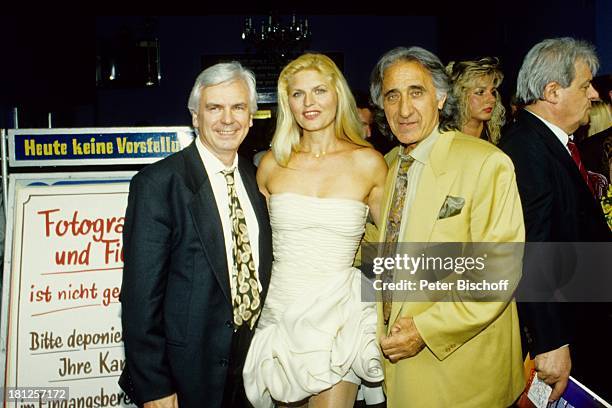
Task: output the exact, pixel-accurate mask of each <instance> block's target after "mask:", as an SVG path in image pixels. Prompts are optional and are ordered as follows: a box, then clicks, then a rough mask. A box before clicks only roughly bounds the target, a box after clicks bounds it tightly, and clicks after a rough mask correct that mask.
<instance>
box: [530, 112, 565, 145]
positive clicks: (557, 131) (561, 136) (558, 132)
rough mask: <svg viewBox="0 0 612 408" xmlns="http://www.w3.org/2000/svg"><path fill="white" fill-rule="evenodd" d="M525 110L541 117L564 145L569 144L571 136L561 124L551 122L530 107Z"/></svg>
mask: <svg viewBox="0 0 612 408" xmlns="http://www.w3.org/2000/svg"><path fill="white" fill-rule="evenodd" d="M525 111H526V112H529V113H530V114H532V115H533V116H535V117H536V118H538V119H540V120H541V121H542V122H543V123H544V124H545V125H546V127H547V128H549V129H550V131H551V132H553V133H554V134H555V136H557V139H559V141H560V142H561V143H562V144H563V146H567V142H568V140H569V136H568V134H567V133H565V131H564V130H563V129H561V128H560V127H559V126H557V125H555V124H554V123H551V122H549V121H547V120H546V119H544V118H543V117H541V116H540V115H538V114H537V113H534V112H532V111H530V110H529V109H525Z"/></svg>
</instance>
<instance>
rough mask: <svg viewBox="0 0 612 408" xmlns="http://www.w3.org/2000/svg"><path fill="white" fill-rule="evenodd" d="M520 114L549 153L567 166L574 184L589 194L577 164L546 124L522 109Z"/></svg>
mask: <svg viewBox="0 0 612 408" xmlns="http://www.w3.org/2000/svg"><path fill="white" fill-rule="evenodd" d="M521 115H522V116H521V119H522V120H525V121H526V122H528V123H529V124H530V127H531V128H532V129H534V130H535V132H536V133H537V134H538V136H539V137H540V139H541V140H542V142H544V145H545V146H546V148H547V149H548V150H549V151H550V153H551V155H552V156H553V157H555V158H556V159H557V160H558V161H559V162H560V163H561V164H562V165H563V166H564V167H565V168H567V171H568V172H569V174H570V175H571V177H572V179H573V182H574V184H576V185H578V186H581V187H579V188H580V189H581V190H584V192H586V193H588V195H589V196H591V191H590V190H589V187H588V186H587V184H586V183H585V182H584V179H583V178H582V174H580V170H578V166H577V165H576V163H575V162H574V159H573V158H572V156H571V155H570V153H569V152H568V151H567V149H566V148H565V147H564V146H563V143H561V141H560V140H559V138H558V137H557V136H556V135H555V134H554V133H553V132H552V130H550V129H549V128H548V126H546V124H544V122H542V121H541V120H540V119H538V118H536V117H535V116H534V115H533V114H531V113H529V112H523V111H522V112H521Z"/></svg>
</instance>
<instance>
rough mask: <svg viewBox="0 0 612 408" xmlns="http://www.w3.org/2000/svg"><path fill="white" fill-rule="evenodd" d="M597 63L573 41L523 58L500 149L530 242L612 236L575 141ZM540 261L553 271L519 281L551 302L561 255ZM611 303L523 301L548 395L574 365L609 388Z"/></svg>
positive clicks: (580, 375)
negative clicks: (545, 291) (511, 171)
mask: <svg viewBox="0 0 612 408" xmlns="http://www.w3.org/2000/svg"><path fill="white" fill-rule="evenodd" d="M597 68H598V60H597V56H596V54H595V52H594V49H593V47H592V46H591V45H589V44H587V43H585V42H581V41H576V40H574V39H572V38H558V39H549V40H545V41H542V42H540V43H539V44H536V45H535V46H534V47H533V48H532V49H531V50H530V51H529V53H528V54H527V56H526V57H525V59H524V61H523V65H522V67H521V69H520V72H519V75H518V80H517V82H518V85H517V96H518V98H519V100H520V101H521V102H522V103H524V104H525V105H526V106H525V108H524V109H523V110H521V111H520V112H519V113H518V115H517V118H516V121H515V122H514V123H512V124H511V125H509V127H508V128H507V129H505V131H504V133H503V135H502V140H501V141H500V144H499V147H500V148H501V149H502V150H503V151H505V152H506V153H507V154H508V155H509V156H510V157H511V158H512V161H513V162H514V167H515V170H516V176H517V183H518V188H519V193H520V196H521V202H522V206H523V213H524V217H525V228H526V239H527V241H531V242H565V243H568V242H595V241H600V242H601V241H604V242H606V241H610V239H611V234H610V230H609V229H608V227H607V225H606V222H605V219H604V216H603V213H602V210H601V207H600V205H599V203H598V202H597V201H596V200H595V199H594V197H593V193H592V191H591V190H590V188H589V186H588V184H587V182H588V181H587V180H588V177H586V171H584V168H583V166H582V165H581V164H580V160H579V157H578V156H577V154H576V152H573V150H574V149H575V146H574V145H572V142H571V136H570V135H572V133H573V132H574V131H575V130H576V129H577V128H578V127H579V126H580V125H582V124H585V123H587V121H588V118H589V109H590V106H591V101H592V100H594V99H595V98H597V92H596V91H595V89H593V87H592V86H591V79H592V78H593V74H594V73H595V72H596V71H597ZM568 142H569V143H568ZM531 248H533V247H531ZM528 250H530V248H529V247H528V248H527V249H526V252H525V259H526V263H527V262H528V261H527V260H528V253H529V252H528ZM531 253H532V254H533V251H531ZM557 255H559V254H558V253H557ZM561 255H563V254H561ZM536 259H537V263H538V264H539V265H540V267H542V266H543V268H540V269H539V271H542V270H547V271H549V272H551V273H550V274H547V275H546V276H534V274H533V273H531V274H530V273H529V272H533V271H534V270H535V269H530V268H527V267H526V268H527V269H529V270H525V271H524V274H523V282H522V283H521V284H522V285H525V286H530V287H529V288H526V289H527V290H529V289H533V288H534V287H535V286H536V285H540V284H543V285H545V286H546V285H547V286H546V287H549V288H550V297H549V299H550V298H552V297H553V292H554V291H555V289H556V287H555V285H557V286H559V284H560V281H559V279H558V276H557V277H556V278H557V280H556V283H554V284H553V285H549V284H548V283H550V281H551V280H554V278H555V273H556V272H558V270H557V271H556V272H555V271H553V266H554V265H555V262H556V261H558V258H557V259H555V257H554V256H553V255H552V254H551V253H546V254H543V253H539V254H536ZM547 262H548V263H549V265H548V266H546V264H547ZM563 266H567V263H564V265H563ZM608 268H609V266H608ZM570 272H571V271H570ZM598 273H600V274H601V275H599V276H603V275H604V274H606V273H608V271H607V270H606V269H605V267H603V268H602V270H601V271H598ZM536 275H537V274H536ZM543 275H544V274H543ZM590 284H592V285H597V284H598V283H597V282H590ZM538 287H539V286H538ZM519 299H520V296H519ZM532 300H536V299H532ZM609 305H610V304H609V303H608V304H605V303H596V304H591V305H587V304H579V303H571V304H569V303H567V304H561V303H536V302H533V303H520V304H519V316H520V319H521V326H522V327H523V333H524V334H525V338H526V339H527V341H526V343H527V349H528V351H529V352H530V355H531V357H532V358H533V357H535V367H536V371H537V373H538V377H539V378H540V379H542V380H543V381H545V382H546V383H548V384H550V385H551V386H553V393H552V394H551V399H553V400H554V399H558V398H559V397H560V396H561V394H562V393H563V391H564V390H565V387H566V385H567V381H568V377H569V375H570V370H571V372H572V375H573V376H575V377H576V378H577V379H578V380H580V381H583V382H584V383H585V385H587V386H588V387H592V388H593V390H594V391H596V392H599V393H601V394H603V393H605V392H610V390H609V386H608V385H606V382H607V381H609V376H608V375H607V374H606V373H607V371H608V370H609V363H606V361H610V351H609V345H608V346H606V345H605V342H606V341H608V340H604V339H606V338H609V331H610V326H612V322H611V321H610V315H609V311H608V310H609ZM606 364H608V365H606ZM606 390H607V391H606Z"/></svg>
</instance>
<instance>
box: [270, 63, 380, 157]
mask: <svg viewBox="0 0 612 408" xmlns="http://www.w3.org/2000/svg"><path fill="white" fill-rule="evenodd" d="M303 70H315V71H317V72H319V73H320V74H322V75H326V76H327V77H328V78H329V80H330V82H331V84H332V86H333V87H334V89H335V91H336V94H337V95H338V109H337V111H336V118H335V120H334V129H335V131H336V137H337V138H338V139H344V140H346V141H349V142H351V143H354V144H356V145H359V146H371V145H370V144H369V143H368V142H367V141H366V140H365V139H364V138H363V136H364V129H363V126H362V124H361V119H360V118H359V113H358V111H357V106H356V104H355V98H353V94H352V93H351V90H350V88H349V86H348V84H347V82H346V79H344V76H343V75H342V73H341V72H340V70H339V69H338V67H337V66H336V64H335V63H334V62H333V61H332V60H331V59H330V58H329V57H327V56H326V55H323V54H304V55H302V56H300V57H298V58H297V59H295V60H293V61H291V62H290V63H289V64H288V65H287V66H286V67H285V68H284V69H283V70H282V71H281V73H280V76H279V78H278V112H277V118H276V130H275V132H274V136H273V137H272V153H273V154H274V158H275V159H276V161H277V162H278V163H279V164H280V165H281V166H286V165H287V163H288V162H289V159H290V158H291V155H292V154H293V153H294V152H296V151H297V150H298V147H299V145H300V137H301V135H302V128H300V126H299V125H298V123H297V122H296V120H295V118H294V117H293V114H292V112H291V108H290V106H289V90H288V88H289V81H290V80H291V78H293V76H294V75H295V74H297V73H298V72H300V71H303Z"/></svg>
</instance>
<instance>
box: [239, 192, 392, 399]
mask: <svg viewBox="0 0 612 408" xmlns="http://www.w3.org/2000/svg"><path fill="white" fill-rule="evenodd" d="M367 215H368V207H367V206H366V205H365V204H364V203H362V202H359V201H355V200H348V199H336V198H317V197H311V196H305V195H300V194H294V193H281V194H274V195H272V196H271V197H270V224H271V226H272V235H273V249H274V264H273V267H272V278H271V281H270V288H269V291H268V295H267V298H266V300H265V304H264V307H263V310H262V313H261V317H260V319H259V323H258V325H257V330H256V332H255V335H254V338H253V341H252V342H251V346H250V348H249V353H248V355H247V358H246V362H245V366H244V371H243V377H244V387H245V390H246V395H247V397H248V398H249V400H250V401H251V403H252V404H253V405H254V406H255V407H256V408H260V407H272V406H273V402H272V399H274V400H276V401H279V402H295V401H301V400H303V399H305V398H307V397H309V396H311V395H314V394H318V393H320V392H321V391H324V390H326V389H328V388H330V387H332V386H333V385H335V384H337V383H338V382H340V381H341V380H344V381H350V382H354V383H357V384H359V383H360V379H362V380H365V381H367V382H370V383H376V382H380V381H382V379H383V372H382V367H381V361H380V351H379V347H378V343H377V341H376V306H375V304H374V303H372V302H365V301H362V279H365V278H362V275H361V272H360V271H359V269H356V268H353V267H352V264H353V259H354V257H355V253H356V251H357V247H358V246H359V242H360V240H361V237H362V235H363V232H364V225H365V221H366V217H367ZM364 285H365V287H368V285H367V284H366V283H364Z"/></svg>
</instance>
